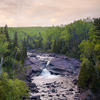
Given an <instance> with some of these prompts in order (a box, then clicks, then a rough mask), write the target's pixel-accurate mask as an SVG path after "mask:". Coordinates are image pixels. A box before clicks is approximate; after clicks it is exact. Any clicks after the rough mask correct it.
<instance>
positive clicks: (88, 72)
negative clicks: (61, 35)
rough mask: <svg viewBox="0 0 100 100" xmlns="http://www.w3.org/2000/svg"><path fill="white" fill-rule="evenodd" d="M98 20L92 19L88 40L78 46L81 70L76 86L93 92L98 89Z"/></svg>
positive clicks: (99, 47)
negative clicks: (92, 23) (92, 26)
mask: <svg viewBox="0 0 100 100" xmlns="http://www.w3.org/2000/svg"><path fill="white" fill-rule="evenodd" d="M98 22H100V18H96V19H94V25H95V27H94V28H91V29H90V32H89V40H83V41H82V42H81V43H80V45H79V48H80V51H81V55H80V57H81V60H82V65H81V70H80V74H79V79H78V84H79V86H82V87H88V88H90V89H91V90H92V91H93V92H97V91H98V89H99V88H100V85H99V84H100V39H99V36H100V23H98Z"/></svg>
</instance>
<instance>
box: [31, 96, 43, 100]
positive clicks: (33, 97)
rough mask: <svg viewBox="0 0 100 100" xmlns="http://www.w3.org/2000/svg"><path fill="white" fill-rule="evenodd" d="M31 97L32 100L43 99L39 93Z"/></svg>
mask: <svg viewBox="0 0 100 100" xmlns="http://www.w3.org/2000/svg"><path fill="white" fill-rule="evenodd" d="M30 99H31V100H41V99H40V96H39V95H37V96H32V97H30Z"/></svg>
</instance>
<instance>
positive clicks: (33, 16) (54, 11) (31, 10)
mask: <svg viewBox="0 0 100 100" xmlns="http://www.w3.org/2000/svg"><path fill="white" fill-rule="evenodd" d="M99 4H100V0H9V1H8V0H0V15H1V18H0V27H3V26H5V25H6V24H7V25H8V27H34V26H36V27H37V26H41V27H45V26H47V27H49V26H58V25H61V24H63V25H65V24H69V23H72V22H74V21H75V20H79V19H85V18H87V17H91V18H95V17H100V6H99Z"/></svg>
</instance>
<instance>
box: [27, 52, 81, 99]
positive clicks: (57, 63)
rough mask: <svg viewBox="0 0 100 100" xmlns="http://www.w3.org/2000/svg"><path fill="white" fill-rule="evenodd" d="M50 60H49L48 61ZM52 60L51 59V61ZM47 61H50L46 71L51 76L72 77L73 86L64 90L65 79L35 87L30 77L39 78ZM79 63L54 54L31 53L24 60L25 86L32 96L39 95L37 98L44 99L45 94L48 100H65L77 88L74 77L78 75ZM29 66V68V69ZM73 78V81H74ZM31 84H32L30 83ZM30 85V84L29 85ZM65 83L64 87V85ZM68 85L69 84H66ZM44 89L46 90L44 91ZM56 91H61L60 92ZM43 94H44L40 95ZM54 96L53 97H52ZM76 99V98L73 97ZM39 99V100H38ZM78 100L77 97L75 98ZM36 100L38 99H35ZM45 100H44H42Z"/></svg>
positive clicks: (35, 84)
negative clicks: (25, 68) (52, 99)
mask: <svg viewBox="0 0 100 100" xmlns="http://www.w3.org/2000/svg"><path fill="white" fill-rule="evenodd" d="M40 56H42V57H41V58H39V57H40ZM49 58H50V59H49ZM51 58H52V59H51ZM48 60H50V63H49V65H48V66H47V69H48V70H49V71H50V73H51V74H54V75H60V76H62V78H63V76H64V77H66V76H67V78H68V77H73V80H72V83H71V84H73V85H72V86H71V87H70V88H69V89H68V88H66V87H67V83H68V82H69V81H68V80H69V79H67V81H66V82H65V79H66V78H65V79H64V81H61V82H57V81H54V82H53V83H46V84H44V85H42V86H39V84H38V86H37V83H34V80H32V77H34V76H39V75H40V74H41V72H42V69H43V68H44V67H45V66H46V64H47V62H48ZM79 65H80V62H79V61H78V60H76V59H74V58H68V57H66V56H64V55H62V56H59V55H56V54H54V53H53V54H52V53H50V54H43V53H41V54H37V53H35V52H34V51H32V52H31V53H30V55H29V56H28V58H26V60H25V66H26V67H27V70H26V74H27V85H28V86H29V87H30V90H31V92H32V93H33V94H34V93H36V94H39V93H40V92H41V93H40V94H39V96H42V97H44V98H45V97H46V95H45V94H48V97H49V98H55V96H56V97H58V99H57V100H60V99H61V98H66V100H67V95H68V96H71V95H74V94H73V93H74V92H75V89H73V88H76V87H77V86H76V85H77V79H76V77H77V76H78V74H79V71H80V67H79ZM29 66H31V67H29ZM74 78H75V79H74ZM32 82H33V83H32ZM31 83H32V84H31ZM65 83H66V85H64V84H65ZM68 84H69V83H68ZM38 87H41V88H43V90H41V89H40V88H38ZM45 88H46V89H47V90H45ZM57 89H59V90H60V89H61V90H60V91H59V90H57ZM63 90H64V91H63ZM42 93H44V94H42ZM54 94H55V95H54ZM32 97H34V95H32V96H31V98H32ZM75 98H76V97H75ZM39 99H40V98H39ZM76 99H78V97H77V98H76ZM36 100H38V99H36ZM43 100H46V99H43Z"/></svg>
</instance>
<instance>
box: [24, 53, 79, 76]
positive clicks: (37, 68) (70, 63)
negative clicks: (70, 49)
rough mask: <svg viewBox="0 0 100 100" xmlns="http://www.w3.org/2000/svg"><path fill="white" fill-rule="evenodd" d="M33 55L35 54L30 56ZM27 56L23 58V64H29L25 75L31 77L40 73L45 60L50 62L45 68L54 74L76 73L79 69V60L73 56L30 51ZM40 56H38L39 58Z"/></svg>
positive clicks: (68, 74)
mask: <svg viewBox="0 0 100 100" xmlns="http://www.w3.org/2000/svg"><path fill="white" fill-rule="evenodd" d="M31 55H35V56H31ZM31 55H29V58H27V59H26V60H25V66H31V68H27V71H26V72H27V76H30V77H33V76H38V75H40V74H41V72H42V69H43V67H45V66H46V63H47V61H48V60H49V58H50V59H51V60H50V63H49V65H48V67H47V69H48V70H49V71H50V72H51V74H55V75H63V76H65V75H67V76H70V75H78V73H79V71H80V62H79V61H78V60H76V59H74V58H68V57H66V56H64V55H62V56H59V55H56V54H54V53H53V54H52V53H50V54H42V53H41V54H36V53H32V54H31ZM39 57H40V58H39Z"/></svg>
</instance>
